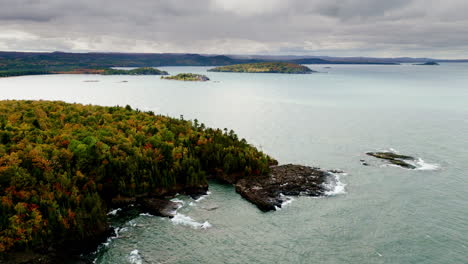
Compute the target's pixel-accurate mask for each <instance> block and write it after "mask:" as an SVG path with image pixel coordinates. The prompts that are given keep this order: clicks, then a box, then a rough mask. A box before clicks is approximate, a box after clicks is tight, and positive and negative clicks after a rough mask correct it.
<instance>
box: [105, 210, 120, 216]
mask: <svg viewBox="0 0 468 264" xmlns="http://www.w3.org/2000/svg"><path fill="white" fill-rule="evenodd" d="M119 211H122V208H117V209H115V210H112V211H110V212H108V213H107V215H117V213H118V212H119Z"/></svg>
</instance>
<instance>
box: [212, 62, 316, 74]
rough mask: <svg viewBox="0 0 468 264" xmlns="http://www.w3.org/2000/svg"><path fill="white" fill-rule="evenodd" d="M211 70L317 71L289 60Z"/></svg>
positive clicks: (304, 72)
mask: <svg viewBox="0 0 468 264" xmlns="http://www.w3.org/2000/svg"><path fill="white" fill-rule="evenodd" d="M208 71H210V72H249V73H287V74H309V73H313V72H315V71H313V70H311V69H310V68H308V67H306V66H302V65H299V64H295V63H288V62H259V63H246V64H236V65H229V66H221V67H216V68H213V69H209V70H208Z"/></svg>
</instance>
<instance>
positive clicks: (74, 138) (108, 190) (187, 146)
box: [0, 101, 274, 254]
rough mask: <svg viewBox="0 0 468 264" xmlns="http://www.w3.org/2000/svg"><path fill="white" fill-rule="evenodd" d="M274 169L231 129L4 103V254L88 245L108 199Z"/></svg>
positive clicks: (0, 170)
mask: <svg viewBox="0 0 468 264" xmlns="http://www.w3.org/2000/svg"><path fill="white" fill-rule="evenodd" d="M272 162H274V160H273V159H272V158H270V157H269V156H267V155H265V154H264V153H262V152H261V151H259V150H257V149H256V148H255V147H253V146H251V145H249V144H248V143H247V142H246V141H245V140H244V139H239V138H238V137H237V135H236V134H235V133H234V132H233V131H232V130H231V131H228V130H227V129H226V130H220V129H212V128H206V127H205V126H204V125H203V124H199V122H198V121H197V120H194V121H193V122H192V121H186V120H183V118H181V119H175V118H170V117H167V116H162V115H154V114H153V113H152V112H141V111H139V110H138V109H136V110H133V109H132V108H131V107H130V106H126V107H119V106H116V107H101V106H94V105H81V104H69V103H64V102H59V101H0V254H1V252H8V251H11V250H21V249H25V248H30V249H37V248H44V247H48V246H49V245H57V244H60V243H62V242H63V241H73V240H80V239H83V238H86V237H90V236H93V235H94V234H95V233H96V232H98V231H99V230H102V229H104V228H106V227H107V225H108V223H107V215H106V213H107V211H108V209H109V200H110V199H112V198H113V197H116V196H119V195H122V196H126V197H136V196H138V195H143V194H148V193H149V194H151V193H157V190H160V189H161V188H166V189H171V188H175V187H176V186H186V187H190V186H198V185H203V184H206V182H207V176H208V175H216V174H230V173H232V174H234V173H236V174H240V175H242V176H241V177H246V176H249V177H255V175H262V174H265V173H267V172H268V171H269V164H271V163H272Z"/></svg>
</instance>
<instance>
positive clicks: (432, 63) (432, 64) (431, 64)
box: [413, 61, 440, 66]
mask: <svg viewBox="0 0 468 264" xmlns="http://www.w3.org/2000/svg"><path fill="white" fill-rule="evenodd" d="M413 65H423V66H436V65H440V64H439V63H437V62H435V61H428V62H425V63H417V64H413Z"/></svg>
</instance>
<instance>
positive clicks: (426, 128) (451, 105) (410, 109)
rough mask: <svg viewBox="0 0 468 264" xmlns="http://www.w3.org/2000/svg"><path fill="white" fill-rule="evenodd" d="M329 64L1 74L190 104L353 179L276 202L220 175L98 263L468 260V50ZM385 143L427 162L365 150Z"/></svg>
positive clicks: (144, 102)
mask: <svg viewBox="0 0 468 264" xmlns="http://www.w3.org/2000/svg"><path fill="white" fill-rule="evenodd" d="M331 67H332V68H331V69H325V68H324V66H321V65H311V68H313V69H315V70H319V71H322V73H317V74H311V75H281V74H242V73H239V74H237V73H211V72H208V73H207V72H206V69H207V68H206V67H163V68H161V69H164V70H167V71H169V72H170V73H174V74H175V73H179V72H193V73H203V74H206V75H207V76H208V77H210V78H211V79H212V80H213V81H211V82H206V83H188V82H177V81H168V80H160V79H159V77H157V76H92V75H56V76H27V77H17V78H16V77H15V78H5V79H0V89H1V94H0V99H46V100H64V101H67V102H80V103H91V104H100V105H126V104H130V105H132V106H133V107H137V108H140V109H142V110H153V111H155V112H157V113H161V114H168V115H170V116H175V117H179V116H180V115H184V117H185V119H194V118H197V119H198V120H200V121H201V122H203V123H205V124H206V125H207V126H212V127H220V128H224V127H227V128H230V129H231V128H232V129H234V130H235V131H236V132H237V133H238V134H239V135H240V136H241V137H245V138H246V139H247V140H248V141H249V142H251V143H252V144H253V145H255V146H257V147H260V148H262V149H263V150H264V151H265V152H267V153H269V154H270V155H272V156H274V157H276V158H277V159H278V160H279V161H280V163H299V164H305V165H313V166H320V167H323V168H328V169H334V168H338V169H342V170H344V171H346V172H347V175H345V176H341V178H340V180H341V182H342V184H343V185H345V186H344V191H341V192H339V190H338V191H337V194H336V195H332V196H329V197H323V198H307V197H300V198H295V199H294V200H293V201H292V203H290V204H288V205H287V206H286V207H284V208H283V209H282V210H280V211H276V212H270V213H262V212H260V211H259V210H258V209H257V208H256V207H255V206H253V205H252V204H250V203H248V202H247V201H245V200H243V199H242V198H241V197H240V196H239V195H238V194H236V193H235V191H234V189H233V188H232V187H231V186H226V185H220V184H216V183H212V184H211V187H210V191H211V194H210V195H208V196H206V197H205V198H204V199H202V200H200V201H198V202H196V201H193V200H191V199H190V198H187V197H183V196H182V197H177V198H178V199H180V200H182V201H184V205H183V207H182V208H180V209H179V210H178V215H177V217H176V218H175V219H173V220H170V219H165V218H160V217H154V216H146V215H142V216H139V217H137V218H135V219H133V220H131V221H130V222H127V223H124V224H123V225H122V226H120V228H123V229H121V230H120V232H119V237H118V238H115V239H113V240H110V242H109V243H108V244H107V245H106V246H104V245H103V246H102V247H101V249H100V251H99V252H98V254H97V259H96V263H468V199H467V198H466V197H467V195H468V173H467V172H468V64H442V65H441V66H413V65H398V66H369V65H331ZM84 80H99V82H83V81H84ZM122 80H127V81H128V82H127V83H120V81H122ZM382 149H395V150H397V151H399V152H401V153H403V154H408V155H413V156H416V157H418V158H421V159H423V160H424V163H421V164H420V165H424V166H423V167H421V169H420V170H405V169H401V168H397V167H388V166H382V164H383V163H381V162H379V161H377V160H375V159H372V158H370V157H366V156H365V154H364V153H365V152H366V151H373V150H382ZM360 159H365V160H366V161H367V162H368V163H370V164H371V166H369V167H366V166H362V165H361V164H360V161H359V160H360ZM214 207H218V208H217V209H215V210H209V209H213V208H214Z"/></svg>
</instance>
